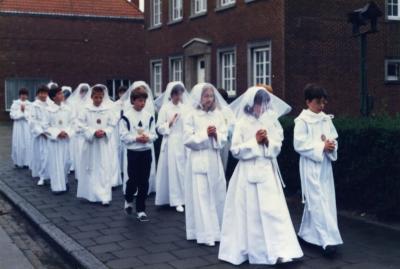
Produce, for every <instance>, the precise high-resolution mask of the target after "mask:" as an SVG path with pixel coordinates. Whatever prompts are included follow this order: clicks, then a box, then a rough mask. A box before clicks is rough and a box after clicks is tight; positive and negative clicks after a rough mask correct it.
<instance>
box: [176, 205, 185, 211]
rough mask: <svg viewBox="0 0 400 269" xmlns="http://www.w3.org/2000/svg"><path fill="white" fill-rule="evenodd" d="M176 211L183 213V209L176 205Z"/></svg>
mask: <svg viewBox="0 0 400 269" xmlns="http://www.w3.org/2000/svg"><path fill="white" fill-rule="evenodd" d="M176 211H177V212H179V213H182V212H184V211H185V208H183V206H181V205H178V206H177V207H176Z"/></svg>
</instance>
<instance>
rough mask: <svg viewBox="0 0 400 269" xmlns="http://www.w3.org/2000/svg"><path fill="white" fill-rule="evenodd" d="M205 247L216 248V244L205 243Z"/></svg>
mask: <svg viewBox="0 0 400 269" xmlns="http://www.w3.org/2000/svg"><path fill="white" fill-rule="evenodd" d="M205 245H206V246H209V247H214V246H215V242H212V243H205Z"/></svg>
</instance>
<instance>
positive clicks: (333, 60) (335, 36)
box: [285, 0, 400, 115]
mask: <svg viewBox="0 0 400 269" xmlns="http://www.w3.org/2000/svg"><path fill="white" fill-rule="evenodd" d="M366 2H367V1H363V0H352V1H348V0H342V1H331V0H323V1H321V0H296V1H287V2H286V20H285V21H286V23H285V28H286V31H285V32H286V35H285V44H286V65H285V67H286V69H285V73H286V97H287V98H288V100H289V101H290V103H291V104H293V105H294V107H295V112H294V113H298V112H299V110H300V109H301V108H302V106H304V101H303V92H302V89H303V87H304V85H305V84H306V83H308V82H318V83H320V84H322V85H324V86H325V87H326V88H327V89H328V92H329V95H330V100H329V104H328V111H330V112H333V113H335V114H340V115H359V114H360V112H359V111H360V101H359V87H360V86H359V85H360V83H359V76H360V73H359V70H360V67H359V66H360V41H359V39H356V38H353V37H352V28H351V25H350V24H349V23H347V13H348V12H350V11H352V10H354V9H357V8H360V7H362V6H363V5H365V4H366ZM376 2H377V3H379V5H380V7H381V9H382V10H383V11H384V10H385V1H384V0H379V1H376ZM380 22H381V23H380V25H379V28H380V32H379V33H378V34H374V35H369V36H368V56H367V62H368V71H367V72H368V88H369V92H370V94H371V95H373V96H374V101H375V106H374V107H375V108H374V111H373V112H374V113H385V112H387V113H390V114H394V113H398V112H400V105H399V104H400V85H385V83H384V75H385V66H384V62H385V58H386V57H389V56H392V57H394V56H397V57H398V58H400V22H393V21H392V22H386V21H385V18H380Z"/></svg>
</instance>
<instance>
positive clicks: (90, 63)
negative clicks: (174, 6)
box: [0, 15, 144, 119]
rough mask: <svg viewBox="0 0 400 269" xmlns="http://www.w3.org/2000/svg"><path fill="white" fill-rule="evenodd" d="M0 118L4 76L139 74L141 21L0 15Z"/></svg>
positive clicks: (100, 78) (91, 78)
mask: <svg viewBox="0 0 400 269" xmlns="http://www.w3.org/2000/svg"><path fill="white" fill-rule="evenodd" d="M0 26H1V27H0V40H1V41H0V111H1V112H0V113H1V114H0V118H1V119H5V118H6V117H8V115H7V113H5V112H4V80H5V79H6V78H15V77H32V78H35V77H39V78H43V77H45V78H46V77H48V78H51V79H52V80H54V81H56V82H58V83H59V84H61V85H69V86H72V87H76V86H77V85H78V84H79V83H81V82H88V83H91V84H93V83H106V80H108V79H121V78H124V79H125V78H126V79H131V80H136V79H142V78H143V76H144V70H143V65H142V63H143V61H144V60H143V59H144V58H143V53H142V52H143V45H144V42H143V21H128V20H125V21H123V20H105V19H97V20H94V19H83V18H66V17H50V16H47V17H38V16H4V15H1V16H0Z"/></svg>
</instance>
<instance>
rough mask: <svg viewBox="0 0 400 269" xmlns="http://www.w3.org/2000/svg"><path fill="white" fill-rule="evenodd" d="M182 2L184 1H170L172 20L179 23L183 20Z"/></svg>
mask: <svg viewBox="0 0 400 269" xmlns="http://www.w3.org/2000/svg"><path fill="white" fill-rule="evenodd" d="M182 1H183V0H170V7H171V8H170V20H171V21H179V20H181V19H182V16H183V11H182Z"/></svg>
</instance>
